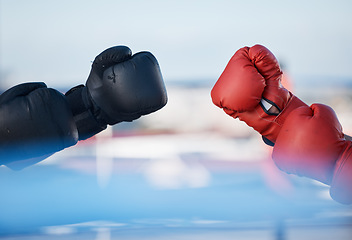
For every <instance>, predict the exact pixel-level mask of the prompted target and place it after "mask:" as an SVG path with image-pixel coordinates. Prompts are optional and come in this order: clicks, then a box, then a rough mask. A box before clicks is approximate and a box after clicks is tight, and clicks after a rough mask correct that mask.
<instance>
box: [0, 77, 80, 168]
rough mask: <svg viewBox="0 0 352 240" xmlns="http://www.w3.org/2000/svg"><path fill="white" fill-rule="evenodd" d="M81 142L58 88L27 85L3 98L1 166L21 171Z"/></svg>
mask: <svg viewBox="0 0 352 240" xmlns="http://www.w3.org/2000/svg"><path fill="white" fill-rule="evenodd" d="M77 141H78V131H77V128H76V125H75V122H74V120H73V115H72V112H71V109H70V107H69V105H68V102H67V100H66V98H65V96H64V95H63V94H61V93H60V92H58V91H56V90H55V89H51V88H47V87H46V85H45V84H44V83H24V84H20V85H17V86H15V87H12V88H10V89H8V90H7V91H6V92H4V93H3V94H2V95H0V165H2V164H3V165H7V166H8V167H10V168H12V169H21V168H24V167H26V166H28V165H32V164H34V163H36V162H39V161H41V160H43V159H45V158H47V157H48V156H50V155H52V154H53V153H55V152H57V151H60V150H62V149H64V148H67V147H70V146H72V145H75V144H76V143H77Z"/></svg>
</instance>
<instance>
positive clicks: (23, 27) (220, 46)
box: [0, 0, 352, 87]
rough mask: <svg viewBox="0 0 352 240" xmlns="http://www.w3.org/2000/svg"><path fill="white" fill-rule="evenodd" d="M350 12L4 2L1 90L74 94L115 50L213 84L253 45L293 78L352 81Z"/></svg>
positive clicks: (254, 5)
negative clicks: (30, 87)
mask: <svg viewBox="0 0 352 240" xmlns="http://www.w3.org/2000/svg"><path fill="white" fill-rule="evenodd" d="M351 9H352V1H349V0H336V1H325V0H322V1H319V0H313V1H301V0H296V1H279V0H277V1H276V0H275V1H261V0H252V1H235V0H232V1H230V0H228V1H227V0H216V1H207V0H201V1H198V0H194V1H190V0H175V1H173V0H171V1H165V0H148V1H142V0H129V1H127V0H125V1H120V0H105V1H104V0H103V1H96V0H95V1H91V0H75V1H72V0H59V1H57V0H52V1H45V0H0V33H1V34H0V73H1V75H0V76H1V79H0V82H1V84H2V86H11V85H15V84H18V83H22V82H31V81H43V82H45V83H47V85H48V86H51V87H63V86H64V87H69V86H75V85H78V84H81V83H84V82H85V81H86V79H87V76H88V74H89V71H90V66H91V62H92V61H93V60H94V58H95V56H96V55H98V54H99V53H100V52H102V51H103V50H105V49H106V48H109V47H111V46H115V45H126V46H128V47H130V48H131V50H132V52H133V53H136V52H139V51H150V52H152V53H153V54H154V55H155V56H156V58H157V59H158V61H159V64H160V67H161V71H162V74H163V77H164V80H165V82H166V83H167V82H169V81H175V80H204V81H205V80H207V81H209V80H210V81H212V80H214V83H215V81H216V80H217V78H218V77H219V76H220V74H221V72H222V71H223V70H224V68H225V66H226V64H227V62H228V61H229V59H230V58H231V56H232V55H233V54H234V53H235V52H236V50H238V49H239V48H241V47H243V46H252V45H254V44H262V45H264V46H266V47H267V48H269V49H270V50H271V51H272V52H273V53H274V54H275V55H276V57H277V58H278V59H279V60H280V61H281V62H283V63H284V65H285V66H286V69H287V71H288V72H290V74H291V75H293V76H295V77H298V78H299V77H300V76H328V77H331V79H332V81H333V79H334V78H339V77H344V78H351V79H352V60H351V58H350V56H351V55H352V44H351V43H352V31H351V29H352V28H351V24H352V14H351ZM351 81H352V80H351Z"/></svg>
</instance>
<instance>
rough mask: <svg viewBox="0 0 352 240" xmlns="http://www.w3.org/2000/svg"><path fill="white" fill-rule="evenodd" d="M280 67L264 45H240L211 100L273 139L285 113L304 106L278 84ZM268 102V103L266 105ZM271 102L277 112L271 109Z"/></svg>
mask: <svg viewBox="0 0 352 240" xmlns="http://www.w3.org/2000/svg"><path fill="white" fill-rule="evenodd" d="M281 78H282V71H281V69H280V66H279V63H278V61H277V59H276V58H275V56H274V55H273V54H272V53H271V52H270V51H269V50H268V49H267V48H265V47H264V46H261V45H255V46H253V47H250V48H249V47H244V48H241V49H239V50H238V51H237V52H236V53H235V55H234V56H233V57H232V58H231V60H230V61H229V63H228V64H227V66H226V68H225V70H224V72H223V73H222V74H221V76H220V78H219V80H218V81H217V82H216V84H215V86H214V87H213V89H212V91H211V97H212V100H213V103H214V104H215V105H216V106H218V107H220V108H223V110H224V111H225V112H226V113H227V114H228V115H230V116H232V117H233V118H239V119H240V120H241V121H244V122H246V123H247V125H248V126H250V127H253V128H254V129H255V130H256V131H257V132H259V133H260V134H261V135H262V136H263V137H265V138H267V139H268V140H270V141H271V142H273V143H275V141H276V138H277V135H278V133H279V132H280V129H281V127H282V124H283V123H284V121H285V119H286V117H287V116H288V114H289V113H290V112H291V111H292V110H293V109H295V108H297V107H300V106H306V104H305V103H303V102H302V101H301V100H300V99H298V98H297V97H295V96H294V95H293V94H292V93H290V92H289V91H288V90H287V89H285V88H284V87H283V86H282V85H281ZM267 106H269V107H267ZM270 106H274V107H275V108H276V109H277V110H278V113H271V112H270V111H269V108H270Z"/></svg>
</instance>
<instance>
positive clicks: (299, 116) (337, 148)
mask: <svg viewBox="0 0 352 240" xmlns="http://www.w3.org/2000/svg"><path fill="white" fill-rule="evenodd" d="M272 157H273V160H274V161H275V163H276V165H277V166H278V168H280V169H281V170H282V171H284V172H287V173H292V174H296V175H299V176H305V177H309V178H312V179H315V180H318V181H320V182H323V183H325V184H328V185H330V186H331V187H330V195H331V197H332V198H333V199H335V200H336V201H338V202H341V203H345V204H351V203H352V184H351V183H352V142H351V141H348V140H346V139H345V137H344V134H343V132H342V127H341V125H340V123H339V121H338V119H337V116H336V114H335V112H334V110H333V109H331V108H330V107H328V106H326V105H322V104H313V105H312V106H311V107H308V106H303V107H299V108H297V109H295V110H293V111H292V112H291V114H290V115H289V116H288V117H287V118H286V121H285V123H284V124H283V126H282V129H281V131H280V133H279V135H278V137H277V139H276V143H275V146H274V149H273V154H272Z"/></svg>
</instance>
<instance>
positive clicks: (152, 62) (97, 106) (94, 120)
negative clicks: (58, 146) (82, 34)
mask: <svg viewBox="0 0 352 240" xmlns="http://www.w3.org/2000/svg"><path fill="white" fill-rule="evenodd" d="M65 95H66V97H67V100H68V102H69V105H70V106H71V109H72V112H73V115H74V119H75V122H76V125H77V128H78V132H79V139H80V140H83V139H87V138H89V137H91V136H93V135H95V134H96V133H98V132H100V131H102V130H104V129H105V128H106V126H107V125H108V124H109V125H114V124H116V123H119V122H122V121H133V120H135V119H138V118H139V117H141V116H142V115H146V114H149V113H152V112H154V111H157V110H159V109H161V108H162V107H163V106H165V104H166V103H167V93H166V89H165V86H164V82H163V78H162V75H161V71H160V67H159V64H158V62H157V60H156V58H155V57H154V56H153V55H152V54H151V53H150V52H140V53H137V54H135V55H132V52H131V50H130V49H129V48H128V47H125V46H116V47H112V48H109V49H107V50H105V51H103V52H102V53H101V54H99V55H98V56H97V57H96V58H95V60H94V61H93V64H92V68H91V71H90V74H89V76H88V79H87V81H86V84H85V85H80V86H78V87H74V88H72V89H71V90H70V91H68V92H67V93H66V94H65Z"/></svg>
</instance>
